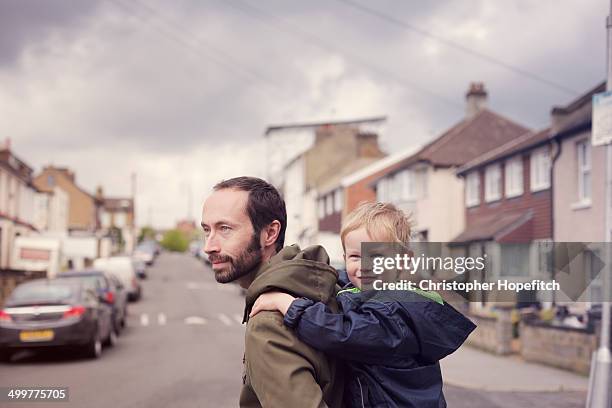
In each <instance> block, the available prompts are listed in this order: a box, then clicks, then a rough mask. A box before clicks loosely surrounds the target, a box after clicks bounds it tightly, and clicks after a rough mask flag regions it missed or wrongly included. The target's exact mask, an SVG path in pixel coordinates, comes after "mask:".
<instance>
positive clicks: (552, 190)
mask: <svg viewBox="0 0 612 408" xmlns="http://www.w3.org/2000/svg"><path fill="white" fill-rule="evenodd" d="M561 146H562V143H561V141H560V140H558V139H555V138H553V143H552V147H553V150H554V152H555V153H554V155H553V157H552V163H551V165H550V235H551V238H552V242H553V247H554V245H555V244H554V243H555V178H554V177H555V170H554V169H555V162H556V161H557V159H558V158H559V156H561ZM551 250H552V248H551ZM555 266H556V265H555V257H554V256H551V277H552V280H553V281H554V280H555V277H556V276H557V271H556V269H555ZM556 303H557V293H556V292H555V291H554V290H553V291H552V306H553V307H555V305H556Z"/></svg>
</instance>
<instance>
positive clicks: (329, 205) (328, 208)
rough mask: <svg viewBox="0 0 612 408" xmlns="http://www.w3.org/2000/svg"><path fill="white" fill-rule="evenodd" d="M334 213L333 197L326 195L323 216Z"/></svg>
mask: <svg viewBox="0 0 612 408" xmlns="http://www.w3.org/2000/svg"><path fill="white" fill-rule="evenodd" d="M333 212H334V197H333V195H331V194H328V195H327V196H326V197H325V214H326V215H331V214H332V213H333Z"/></svg>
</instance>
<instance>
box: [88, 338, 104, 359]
mask: <svg viewBox="0 0 612 408" xmlns="http://www.w3.org/2000/svg"><path fill="white" fill-rule="evenodd" d="M84 351H85V353H84V354H85V357H87V358H92V359H96V358H100V356H101V355H102V341H101V340H100V336H99V335H98V334H97V333H96V336H95V337H94V338H93V340H91V341H90V342H89V343H87V345H85V350H84Z"/></svg>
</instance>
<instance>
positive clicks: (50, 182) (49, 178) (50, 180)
mask: <svg viewBox="0 0 612 408" xmlns="http://www.w3.org/2000/svg"><path fill="white" fill-rule="evenodd" d="M47 187H55V177H54V176H53V175H52V174H49V175H48V176H47Z"/></svg>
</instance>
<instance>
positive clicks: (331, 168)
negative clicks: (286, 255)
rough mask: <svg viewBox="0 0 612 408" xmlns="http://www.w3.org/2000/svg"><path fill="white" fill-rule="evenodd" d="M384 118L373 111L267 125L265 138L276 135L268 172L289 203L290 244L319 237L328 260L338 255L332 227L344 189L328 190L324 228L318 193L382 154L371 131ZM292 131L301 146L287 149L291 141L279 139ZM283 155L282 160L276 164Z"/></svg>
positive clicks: (307, 242) (308, 242)
mask: <svg viewBox="0 0 612 408" xmlns="http://www.w3.org/2000/svg"><path fill="white" fill-rule="evenodd" d="M385 120H386V119H385V118H384V117H376V118H369V119H358V120H352V121H338V122H325V123H310V124H289V125H282V126H271V127H269V128H268V130H267V131H266V137H267V138H268V143H270V141H271V140H274V143H273V145H274V146H275V147H274V149H276V154H275V153H272V152H271V153H270V159H269V161H270V168H269V171H268V173H269V178H270V179H271V181H272V182H273V184H274V185H275V186H276V187H277V188H278V189H279V190H280V191H281V193H282V195H283V198H284V199H285V203H286V206H287V231H286V234H285V242H286V243H287V244H288V245H290V244H293V243H299V244H300V245H301V246H305V245H311V244H314V243H317V244H320V245H323V246H324V247H325V248H326V249H327V250H328V253H329V255H330V258H331V259H332V262H340V261H341V258H342V251H341V247H339V241H338V240H337V239H336V238H337V235H336V234H334V233H331V232H330V230H332V229H334V230H335V229H336V228H339V226H338V225H339V220H340V216H339V215H335V213H338V212H341V211H342V210H341V209H342V203H343V198H342V194H341V192H338V193H335V192H332V196H331V197H332V198H330V199H329V203H328V205H329V206H330V207H329V210H330V214H329V217H326V219H325V220H323V222H322V226H323V229H322V230H320V229H319V226H320V225H321V223H320V222H319V221H320V220H319V217H318V206H317V205H318V198H319V196H320V195H321V192H323V193H324V194H326V195H329V193H330V191H329V189H328V187H329V186H330V185H335V184H337V183H338V181H339V180H340V179H341V178H342V177H343V176H345V175H347V174H350V173H352V172H354V171H357V170H359V169H360V168H363V167H365V166H367V165H369V164H370V163H372V162H374V161H376V160H378V159H380V158H382V157H384V156H385V153H384V152H383V151H382V150H381V149H380V146H379V144H378V133H376V131H375V130H376V129H378V128H379V127H380V125H382V124H383V123H384V121H385ZM294 136H297V137H299V139H300V140H301V142H300V143H302V148H303V150H302V151H299V150H296V151H291V152H290V150H291V147H287V148H285V147H286V145H283V143H284V142H283V140H284V139H283V138H285V137H287V138H288V139H287V140H289V141H291V138H292V137H294ZM306 136H309V137H310V144H309V145H308V144H307V143H305V142H304V140H305V139H306ZM271 138H273V139H271ZM298 144H299V143H298ZM283 146H285V147H283ZM304 146H308V147H305V148H304ZM287 149H289V150H287ZM292 154H293V156H291V155H292ZM275 157H276V159H275ZM282 158H284V159H285V162H284V164H282V165H280V167H279V164H278V163H279V160H280V159H282Z"/></svg>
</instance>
